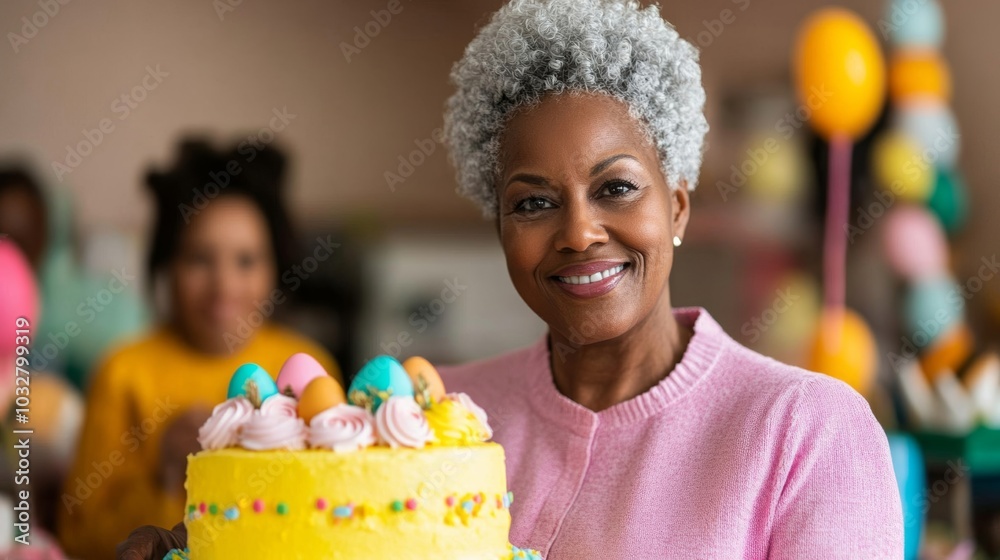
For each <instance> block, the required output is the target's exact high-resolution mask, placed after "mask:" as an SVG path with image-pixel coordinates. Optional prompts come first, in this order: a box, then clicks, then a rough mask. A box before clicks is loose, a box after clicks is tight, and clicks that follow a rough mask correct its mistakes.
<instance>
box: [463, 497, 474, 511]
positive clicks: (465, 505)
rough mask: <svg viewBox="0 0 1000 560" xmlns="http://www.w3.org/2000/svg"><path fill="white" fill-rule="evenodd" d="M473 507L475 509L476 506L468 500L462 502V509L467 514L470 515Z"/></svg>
mask: <svg viewBox="0 0 1000 560" xmlns="http://www.w3.org/2000/svg"><path fill="white" fill-rule="evenodd" d="M474 507H476V504H474V503H472V502H471V501H469V500H465V501H464V502H462V509H464V510H465V511H467V512H469V513H472V508H474Z"/></svg>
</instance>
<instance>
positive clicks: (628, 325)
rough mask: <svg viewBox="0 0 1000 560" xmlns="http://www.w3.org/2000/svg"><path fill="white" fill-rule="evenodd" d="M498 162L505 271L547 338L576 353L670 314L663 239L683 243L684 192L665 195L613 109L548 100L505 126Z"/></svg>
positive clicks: (634, 129) (567, 98) (630, 127)
mask: <svg viewBox="0 0 1000 560" xmlns="http://www.w3.org/2000/svg"><path fill="white" fill-rule="evenodd" d="M500 164H501V170H502V171H501V174H500V176H499V179H498V182H497V190H498V192H497V194H498V199H499V230H500V238H501V243H502V245H503V249H504V253H505V255H506V258H507V269H508V271H509V272H510V276H511V280H512V281H513V283H514V287H515V288H516V289H517V291H518V293H519V294H520V295H521V297H522V298H523V299H524V301H525V302H526V303H527V304H528V306H529V307H531V309H532V310H533V311H534V312H535V313H536V314H538V316H539V317H541V318H542V320H544V321H545V322H546V323H547V324H548V325H549V327H550V328H552V329H553V330H554V331H556V332H558V333H560V334H561V335H562V336H564V337H565V338H567V339H569V340H572V341H574V342H577V343H580V344H583V343H594V342H601V341H605V340H610V339H614V338H616V337H619V336H621V335H623V334H625V333H627V332H629V331H630V330H631V329H632V328H633V327H635V326H636V325H638V324H639V323H641V322H642V321H643V320H644V319H646V318H647V317H648V316H649V315H650V314H651V313H652V312H653V311H654V310H655V309H657V307H658V306H659V305H660V304H666V305H667V306H668V307H669V293H668V291H667V280H668V278H669V276H670V268H671V264H672V261H673V243H672V240H673V237H674V236H675V235H677V236H681V237H683V235H684V228H685V226H686V224H687V219H688V215H689V204H688V201H689V199H688V194H687V191H686V189H685V188H684V186H683V185H681V186H680V188H677V189H673V190H672V189H670V187H669V186H668V185H667V183H666V180H665V179H664V177H663V173H662V171H661V170H660V160H659V157H658V154H657V152H656V149H655V147H654V146H653V144H652V143H651V142H650V141H649V139H648V138H647V137H646V135H645V134H644V133H643V129H642V127H641V126H640V124H639V123H638V122H636V121H635V120H634V118H633V117H631V116H630V115H629V113H628V110H627V108H626V106H625V105H624V104H623V103H621V102H620V101H618V100H616V99H614V98H612V97H609V96H606V95H595V94H574V95H567V94H561V95H553V96H549V97H547V98H545V99H544V100H542V101H541V102H540V103H539V104H537V105H535V106H533V107H531V108H529V109H526V110H523V111H522V112H520V113H518V114H517V115H515V116H514V117H513V118H512V119H511V120H510V122H509V123H508V125H507V127H506V129H505V131H504V135H503V138H502V141H501V153H500ZM598 278H599V279H598ZM664 298H665V300H664Z"/></svg>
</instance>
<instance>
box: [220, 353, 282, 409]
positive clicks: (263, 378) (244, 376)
mask: <svg viewBox="0 0 1000 560" xmlns="http://www.w3.org/2000/svg"><path fill="white" fill-rule="evenodd" d="M251 382H252V383H251ZM251 384H252V385H253V387H254V389H253V390H254V391H256V396H257V398H258V399H259V400H258V401H257V402H254V406H258V407H259V406H260V403H262V402H264V401H265V400H267V399H268V398H269V397H271V396H274V395H277V394H278V385H277V384H275V382H274V380H273V379H271V374H269V373H267V370H265V369H264V368H262V367H260V366H259V365H257V364H255V363H246V364H243V365H242V366H240V367H238V368H236V371H235V372H234V373H233V377H232V378H231V379H230V380H229V391H227V393H226V398H229V399H231V398H234V397H248V396H250V395H251V393H249V392H248V391H250V390H251V387H250V386H251ZM250 400H251V401H253V399H250Z"/></svg>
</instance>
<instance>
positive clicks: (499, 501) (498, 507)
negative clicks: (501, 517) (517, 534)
mask: <svg viewBox="0 0 1000 560" xmlns="http://www.w3.org/2000/svg"><path fill="white" fill-rule="evenodd" d="M497 509H503V500H501V499H500V498H499V497H497Z"/></svg>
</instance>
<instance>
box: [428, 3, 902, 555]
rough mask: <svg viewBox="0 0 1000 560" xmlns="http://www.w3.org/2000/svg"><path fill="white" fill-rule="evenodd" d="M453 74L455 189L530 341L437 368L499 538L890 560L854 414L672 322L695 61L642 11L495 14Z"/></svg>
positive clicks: (893, 544) (866, 416) (883, 461)
mask: <svg viewBox="0 0 1000 560" xmlns="http://www.w3.org/2000/svg"><path fill="white" fill-rule="evenodd" d="M452 78H453V80H454V82H455V84H456V86H457V92H456V93H455V95H454V96H453V97H452V98H451V99H450V101H449V102H448V107H447V114H446V125H447V139H448V143H449V146H450V148H451V152H452V156H453V160H454V162H455V165H456V167H457V169H458V178H459V185H460V186H459V190H460V191H461V192H462V193H463V194H464V195H466V196H468V197H470V198H472V199H473V200H475V201H476V202H478V203H479V205H480V206H481V207H482V208H483V210H484V211H485V213H486V214H487V215H489V216H492V217H495V220H496V224H497V230H498V232H499V235H500V241H501V243H502V245H503V250H504V253H505V254H506V259H507V266H508V270H509V272H510V277H511V280H512V281H513V283H514V286H515V288H516V289H517V291H518V293H519V294H520V295H521V297H522V298H524V300H525V302H527V304H528V305H529V306H530V307H531V309H532V310H533V311H534V312H535V313H537V314H538V316H539V317H541V318H542V319H543V320H544V321H545V322H546V323H547V324H548V326H549V332H548V334H547V335H546V336H545V337H543V338H542V339H541V340H539V341H538V342H537V343H536V344H534V345H532V346H530V347H528V348H524V349H522V350H518V351H515V352H512V353H509V354H506V355H502V356H499V357H496V358H493V359H489V360H485V361H481V362H476V363H472V364H467V365H464V366H459V367H454V368H450V369H445V370H444V371H443V372H442V373H443V374H444V375H445V377H446V381H447V382H448V384H449V387H450V388H451V389H452V390H458V391H465V392H467V393H469V394H470V395H471V396H472V397H473V399H475V400H476V401H477V402H479V403H483V404H485V407H486V409H487V411H489V412H490V413H491V418H492V422H493V424H494V426H495V439H496V441H498V442H500V443H501V444H503V446H504V447H505V448H506V451H507V460H508V474H509V479H510V486H511V488H512V489H513V491H514V493H515V494H516V496H517V500H516V501H515V502H514V504H513V507H512V516H513V526H512V529H511V541H512V542H514V543H517V544H519V545H521V546H529V547H532V548H536V549H538V550H540V551H541V552H542V553H543V554H544V555H545V557H546V558H549V559H550V560H553V559H554V560H560V559H581V558H592V557H595V556H600V557H607V558H643V559H645V558H726V559H731V558H761V559H764V558H768V559H779V558H788V559H799V558H865V559H876V558H879V559H881V558H899V557H901V556H902V550H903V548H902V547H903V545H902V515H901V509H900V502H899V495H898V492H897V489H896V484H895V481H894V477H893V472H892V466H891V462H890V457H889V451H888V446H887V443H886V437H885V435H884V433H883V432H882V430H881V428H880V427H879V425H878V424H877V423H876V421H875V419H874V417H873V416H872V414H871V411H870V409H869V407H868V405H867V403H866V402H865V401H864V399H863V398H862V397H861V396H859V395H858V394H857V393H855V392H854V391H853V390H851V389H850V388H849V387H848V386H847V385H845V384H844V383H842V382H840V381H837V380H835V379H833V378H830V377H826V376H823V375H818V374H814V373H810V372H807V371H803V370H800V369H797V368H794V367H791V366H787V365H783V364H780V363H778V362H775V361H773V360H771V359H768V358H766V357H763V356H760V355H758V354H755V353H754V352H752V351H750V350H748V349H746V348H744V347H742V346H740V345H739V344H738V343H736V342H735V341H733V339H731V338H730V337H729V336H727V335H726V334H725V333H724V332H723V330H722V329H721V328H720V327H719V325H718V324H717V323H716V322H715V321H714V320H713V319H712V317H711V316H710V315H709V314H708V312H707V311H705V310H704V309H700V308H694V309H676V310H675V309H672V308H671V304H670V291H669V284H668V279H669V276H670V269H671V267H672V261H673V254H674V251H676V250H678V249H677V248H678V247H679V246H680V245H681V242H682V240H683V238H684V230H685V227H686V225H687V222H688V219H689V216H690V199H689V195H688V191H689V190H691V189H693V188H694V186H695V182H696V179H697V177H698V170H699V167H700V163H701V153H702V147H703V139H704V135H705V132H706V130H707V128H708V127H707V124H706V122H705V117H704V114H703V105H704V101H705V92H704V90H703V89H702V86H701V72H700V69H699V66H698V61H697V52H696V51H695V49H694V48H693V47H692V46H691V45H690V44H688V43H687V42H685V41H684V40H682V39H680V38H679V37H678V34H677V32H676V31H675V30H674V29H673V28H672V27H671V26H670V25H669V24H667V23H666V22H664V21H663V20H662V19H661V18H660V16H659V13H658V11H657V9H656V8H655V7H652V8H646V9H640V8H639V7H638V6H637V5H635V4H632V3H622V2H617V1H601V0H587V1H580V0H549V1H544V0H514V1H513V2H511V3H510V4H508V5H506V6H505V7H503V8H502V9H501V10H500V11H499V12H497V13H496V14H495V15H494V17H493V19H492V20H491V21H490V23H489V24H488V25H486V26H485V27H484V28H483V29H482V30H481V31H480V33H479V35H478V36H477V37H476V38H475V39H474V40H473V42H472V43H471V44H470V45H469V47H468V48H467V49H466V52H465V56H464V57H463V58H462V60H461V61H459V62H458V64H457V65H456V66H455V68H454V71H453V73H452Z"/></svg>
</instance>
